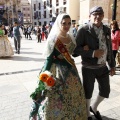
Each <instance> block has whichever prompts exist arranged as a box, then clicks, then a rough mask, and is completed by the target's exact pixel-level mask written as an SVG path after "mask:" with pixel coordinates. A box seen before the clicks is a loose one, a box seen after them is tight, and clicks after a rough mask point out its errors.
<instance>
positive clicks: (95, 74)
mask: <svg viewBox="0 0 120 120" xmlns="http://www.w3.org/2000/svg"><path fill="white" fill-rule="evenodd" d="M89 18H90V22H88V23H87V24H85V25H84V26H82V27H81V28H80V29H79V30H78V33H77V35H76V43H77V47H76V48H75V50H74V54H73V56H74V57H76V56H78V55H81V59H82V77H83V86H84V90H85V97H86V101H87V116H88V120H92V116H91V113H93V114H94V116H95V117H96V118H97V119H98V120H102V116H101V115H100V112H99V111H98V106H99V104H100V103H101V102H102V101H103V100H104V99H105V98H108V97H109V94H110V80H109V74H110V75H111V76H113V75H114V74H115V62H114V58H113V52H112V45H111V33H110V28H108V27H107V26H105V25H103V23H102V20H103V18H104V11H103V9H102V7H100V6H95V7H93V8H91V9H90V14H89ZM106 62H107V63H108V66H109V67H108V66H107V65H106ZM95 80H97V82H98V86H99V94H98V95H97V98H96V99H95V101H94V102H93V104H92V106H91V98H92V94H93V90H94V83H95ZM90 112H91V113H90Z"/></svg>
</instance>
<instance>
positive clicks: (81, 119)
mask: <svg viewBox="0 0 120 120" xmlns="http://www.w3.org/2000/svg"><path fill="white" fill-rule="evenodd" d="M55 47H56V46H55ZM69 47H71V45H69ZM69 47H68V46H67V47H66V48H68V49H69ZM59 56H60V55H59ZM50 71H51V72H52V73H53V76H54V77H56V83H55V86H54V87H53V88H52V90H50V91H48V92H47V95H46V98H45V100H44V101H42V103H41V105H40V107H39V112H38V113H39V115H38V117H39V118H38V119H39V120H87V114H86V101H85V97H84V90H83V87H82V84H81V80H80V77H79V75H78V72H77V69H76V68H75V67H72V66H68V65H67V64H66V65H65V64H63V62H62V60H61V61H59V62H58V63H57V64H53V65H52V67H51V70H50Z"/></svg>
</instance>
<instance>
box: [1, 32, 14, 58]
mask: <svg viewBox="0 0 120 120" xmlns="http://www.w3.org/2000/svg"><path fill="white" fill-rule="evenodd" d="M1 33H2V32H1ZM3 34H4V30H3ZM12 55H14V52H13V49H12V46H11V43H10V41H9V40H8V37H7V35H1V34H0V58H1V57H10V56H12Z"/></svg>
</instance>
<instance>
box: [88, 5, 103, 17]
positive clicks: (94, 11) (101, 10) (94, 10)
mask: <svg viewBox="0 0 120 120" xmlns="http://www.w3.org/2000/svg"><path fill="white" fill-rule="evenodd" d="M96 12H98V13H104V11H103V9H102V7H100V6H95V7H93V8H91V9H90V15H91V14H93V13H96Z"/></svg>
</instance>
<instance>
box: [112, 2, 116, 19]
mask: <svg viewBox="0 0 120 120" xmlns="http://www.w3.org/2000/svg"><path fill="white" fill-rule="evenodd" d="M116 9H117V0H114V1H113V7H112V20H116Z"/></svg>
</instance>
